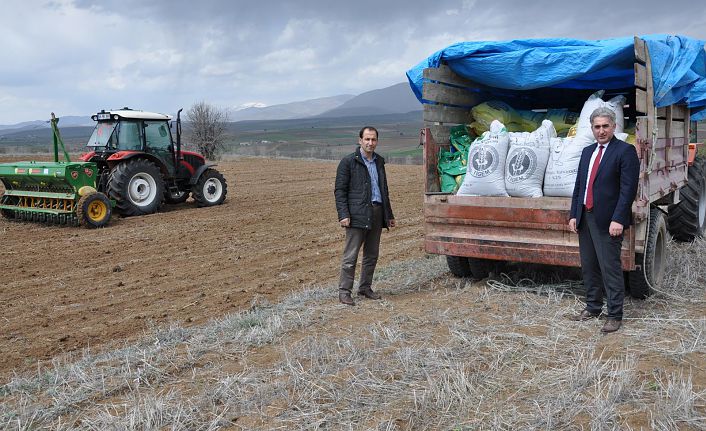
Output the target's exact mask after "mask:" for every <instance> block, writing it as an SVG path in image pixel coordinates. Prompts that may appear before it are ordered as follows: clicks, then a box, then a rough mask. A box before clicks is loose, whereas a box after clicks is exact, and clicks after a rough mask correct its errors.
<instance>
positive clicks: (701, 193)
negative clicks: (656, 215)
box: [667, 156, 706, 242]
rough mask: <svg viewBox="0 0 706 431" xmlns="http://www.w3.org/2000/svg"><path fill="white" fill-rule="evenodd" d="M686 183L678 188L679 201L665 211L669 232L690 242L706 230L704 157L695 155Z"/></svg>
mask: <svg viewBox="0 0 706 431" xmlns="http://www.w3.org/2000/svg"><path fill="white" fill-rule="evenodd" d="M688 175H689V176H688V180H689V181H688V183H687V184H686V185H685V186H684V187H682V188H681V189H679V199H680V200H679V203H677V204H674V205H670V206H669V208H668V211H667V220H668V224H669V233H671V234H672V236H674V239H676V240H678V241H685V242H690V241H693V240H694V239H696V238H698V237H701V236H703V235H704V231H706V158H704V157H702V156H697V157H696V158H695V159H694V164H693V165H691V166H689V174H688Z"/></svg>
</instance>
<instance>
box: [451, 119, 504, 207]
mask: <svg viewBox="0 0 706 431" xmlns="http://www.w3.org/2000/svg"><path fill="white" fill-rule="evenodd" d="M509 139H510V138H509V136H508V133H507V129H506V128H505V126H504V125H503V124H502V123H501V122H499V121H497V120H494V121H493V122H492V123H491V124H490V130H489V131H487V132H484V133H483V134H482V135H481V136H480V137H479V138H476V140H475V141H473V143H472V144H471V146H470V148H469V150H468V170H467V172H466V176H465V177H464V179H463V183H462V184H461V187H459V189H458V193H457V194H458V195H466V196H508V194H507V192H506V191H505V159H506V158H507V150H508V143H509Z"/></svg>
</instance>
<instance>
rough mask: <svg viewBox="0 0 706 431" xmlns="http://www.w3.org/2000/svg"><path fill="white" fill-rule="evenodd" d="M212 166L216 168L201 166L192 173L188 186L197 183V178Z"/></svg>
mask: <svg viewBox="0 0 706 431" xmlns="http://www.w3.org/2000/svg"><path fill="white" fill-rule="evenodd" d="M213 166H218V165H216V164H211V165H201V166H199V168H198V169H197V170H196V172H194V175H192V176H191V179H190V180H189V185H190V186H193V185H195V184H196V183H197V182H198V181H199V178H201V175H203V173H204V172H206V169H208V168H211V167H213Z"/></svg>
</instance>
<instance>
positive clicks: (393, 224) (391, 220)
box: [388, 219, 397, 227]
mask: <svg viewBox="0 0 706 431" xmlns="http://www.w3.org/2000/svg"><path fill="white" fill-rule="evenodd" d="M388 226H390V227H395V226H397V223H395V219H390V220H389V223H388Z"/></svg>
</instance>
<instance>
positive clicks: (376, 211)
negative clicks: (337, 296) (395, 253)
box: [338, 205, 383, 293]
mask: <svg viewBox="0 0 706 431" xmlns="http://www.w3.org/2000/svg"><path fill="white" fill-rule="evenodd" d="M382 218H383V210H382V206H379V205H373V220H372V226H371V229H359V228H352V227H348V228H346V243H345V245H344V247H343V263H342V264H341V278H340V281H339V282H338V291H339V292H340V293H351V292H352V291H353V280H354V279H355V266H356V263H357V262H358V253H359V252H360V247H361V246H362V247H363V262H362V265H361V266H362V268H361V273H360V280H359V281H358V291H359V292H360V291H365V290H370V289H371V285H372V283H373V273H375V265H377V263H378V255H379V254H380V235H381V234H382Z"/></svg>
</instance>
